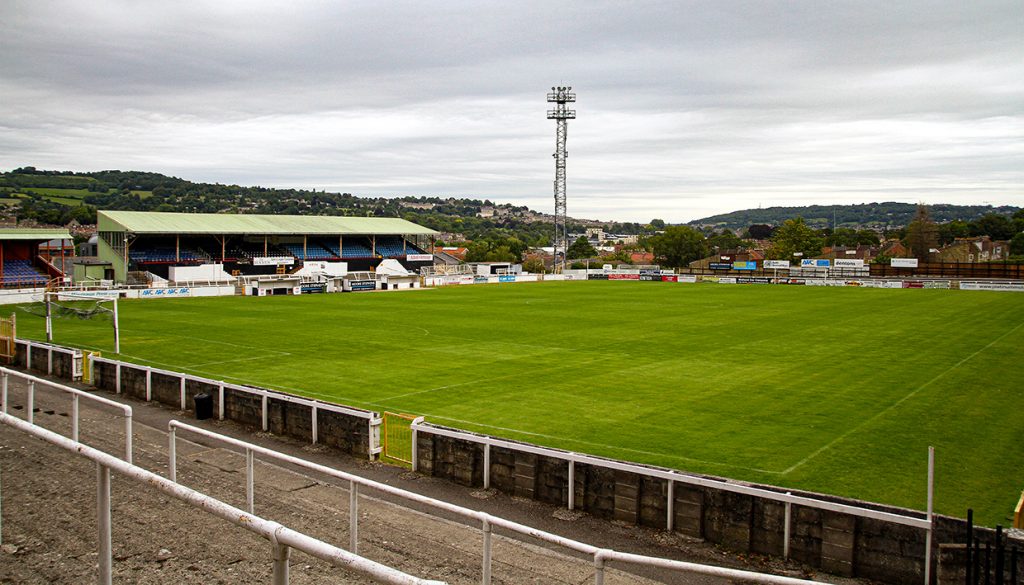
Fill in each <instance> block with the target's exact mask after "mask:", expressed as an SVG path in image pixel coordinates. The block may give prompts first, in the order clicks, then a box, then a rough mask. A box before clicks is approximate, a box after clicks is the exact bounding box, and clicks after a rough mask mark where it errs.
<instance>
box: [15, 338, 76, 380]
mask: <svg viewBox="0 0 1024 585" xmlns="http://www.w3.org/2000/svg"><path fill="white" fill-rule="evenodd" d="M48 353H49V352H48V350H46V349H43V348H40V347H34V348H32V363H31V364H28V363H26V361H27V359H28V357H29V356H28V344H27V343H25V342H19V343H17V344H16V345H15V349H14V365H16V366H20V367H23V368H25V369H27V370H31V371H33V372H35V373H42V374H46V372H47V366H48V363H47V361H48V360H49V359H50V358H49V357H48V356H47V354H48ZM74 368H75V365H74V363H73V358H72V356H71V354H67V353H64V352H59V351H55V352H53V375H54V376H58V377H60V378H64V379H67V380H70V379H71V377H72V375H73V373H74Z"/></svg>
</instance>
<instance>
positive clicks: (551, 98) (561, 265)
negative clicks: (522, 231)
mask: <svg viewBox="0 0 1024 585" xmlns="http://www.w3.org/2000/svg"><path fill="white" fill-rule="evenodd" d="M575 101H576V94H574V93H572V87H552V88H551V93H549V94H548V103H553V104H555V109H553V110H548V120H555V121H556V123H557V126H556V131H555V154H554V155H552V156H554V157H555V242H554V244H555V254H554V257H553V262H554V264H553V268H554V269H555V272H561V271H562V270H564V269H565V256H566V252H567V250H568V249H569V235H568V234H567V233H566V229H565V157H567V156H569V153H567V152H566V151H565V139H566V136H567V135H568V131H569V122H568V120H570V119H575V118H576V110H568V109H566V107H565V104H567V103H570V102H575Z"/></svg>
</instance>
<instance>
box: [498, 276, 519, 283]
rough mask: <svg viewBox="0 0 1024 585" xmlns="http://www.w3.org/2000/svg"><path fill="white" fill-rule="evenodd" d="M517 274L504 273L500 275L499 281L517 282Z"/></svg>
mask: <svg viewBox="0 0 1024 585" xmlns="http://www.w3.org/2000/svg"><path fill="white" fill-rule="evenodd" d="M515 281H516V276H515V275H514V274H502V275H501V276H499V277H498V282H515Z"/></svg>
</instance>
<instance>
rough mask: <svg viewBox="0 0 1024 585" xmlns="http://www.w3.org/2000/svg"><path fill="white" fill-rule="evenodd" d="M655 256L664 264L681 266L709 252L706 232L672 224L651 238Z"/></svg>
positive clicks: (674, 266) (673, 266)
mask: <svg viewBox="0 0 1024 585" xmlns="http://www.w3.org/2000/svg"><path fill="white" fill-rule="evenodd" d="M650 242H651V249H652V251H653V252H654V257H655V258H657V259H658V262H659V263H661V264H662V265H664V266H669V267H672V268H679V267H682V266H686V265H688V264H689V263H690V262H693V261H694V260H699V259H701V258H703V257H705V256H707V254H708V246H707V242H706V241H705V239H704V234H702V233H700V232H699V231H697V230H695V229H693V228H691V227H689V226H684V225H672V226H668V227H667V228H665V233H663V234H660V235H657V236H654V237H652V238H650Z"/></svg>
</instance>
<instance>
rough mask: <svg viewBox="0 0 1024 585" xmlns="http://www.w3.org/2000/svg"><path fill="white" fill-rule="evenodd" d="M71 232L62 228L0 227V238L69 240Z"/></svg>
mask: <svg viewBox="0 0 1024 585" xmlns="http://www.w3.org/2000/svg"><path fill="white" fill-rule="evenodd" d="M70 239H71V234H69V233H68V230H66V229H63V228H39V229H35V228H2V229H0V240H33V241H45V240H70Z"/></svg>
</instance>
